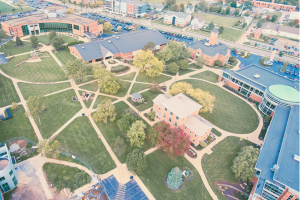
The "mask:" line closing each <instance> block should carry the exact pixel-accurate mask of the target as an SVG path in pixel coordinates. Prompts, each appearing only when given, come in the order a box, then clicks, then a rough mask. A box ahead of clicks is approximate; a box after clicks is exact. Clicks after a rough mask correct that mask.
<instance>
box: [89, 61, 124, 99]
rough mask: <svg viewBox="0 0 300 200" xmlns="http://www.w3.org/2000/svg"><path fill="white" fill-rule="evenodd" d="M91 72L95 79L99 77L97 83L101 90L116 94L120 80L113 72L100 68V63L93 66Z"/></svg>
mask: <svg viewBox="0 0 300 200" xmlns="http://www.w3.org/2000/svg"><path fill="white" fill-rule="evenodd" d="M93 72H94V77H95V79H99V80H98V81H97V83H98V86H99V87H100V90H101V91H104V92H106V93H109V94H116V93H117V92H118V90H119V89H120V88H121V86H122V82H121V81H120V80H119V78H118V77H117V76H116V75H115V74H114V73H111V72H109V71H107V70H106V69H104V68H101V66H100V65H96V67H93Z"/></svg>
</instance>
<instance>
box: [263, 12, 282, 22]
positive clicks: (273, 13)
mask: <svg viewBox="0 0 300 200" xmlns="http://www.w3.org/2000/svg"><path fill="white" fill-rule="evenodd" d="M266 15H271V17H272V15H277V16H278V17H277V19H276V20H275V22H273V23H277V22H278V21H279V19H280V17H281V15H282V12H276V11H274V12H266Z"/></svg>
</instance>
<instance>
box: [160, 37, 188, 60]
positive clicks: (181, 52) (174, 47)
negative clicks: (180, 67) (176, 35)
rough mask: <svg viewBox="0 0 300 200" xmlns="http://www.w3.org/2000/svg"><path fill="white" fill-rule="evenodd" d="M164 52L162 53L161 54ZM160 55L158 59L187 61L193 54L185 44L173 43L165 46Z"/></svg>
mask: <svg viewBox="0 0 300 200" xmlns="http://www.w3.org/2000/svg"><path fill="white" fill-rule="evenodd" d="M161 51H162V53H161ZM161 51H160V52H159V53H158V54H157V57H158V58H160V59H162V60H171V59H174V60H179V59H186V58H189V57H190V56H191V52H190V50H189V49H188V48H186V47H185V45H184V44H183V43H179V42H174V41H171V42H169V43H168V45H167V46H165V47H164V48H163V49H162V50H161Z"/></svg>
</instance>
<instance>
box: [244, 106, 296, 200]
mask: <svg viewBox="0 0 300 200" xmlns="http://www.w3.org/2000/svg"><path fill="white" fill-rule="evenodd" d="M299 133H300V132H299V105H298V106H292V107H286V106H281V105H280V106H277V108H276V112H275V114H274V116H273V119H272V121H271V124H270V126H269V128H268V131H267V134H266V137H265V141H264V144H263V146H262V148H261V150H260V155H259V157H258V160H257V163H256V166H255V176H256V177H257V178H258V181H257V184H256V185H255V187H254V188H253V191H254V193H253V194H252V195H251V196H250V197H249V199H252V200H260V199H265V200H277V199H280V200H299V191H300V188H299V174H300V171H299V167H300V165H299V161H300V160H299Z"/></svg>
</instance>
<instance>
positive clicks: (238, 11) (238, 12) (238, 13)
mask: <svg viewBox="0 0 300 200" xmlns="http://www.w3.org/2000/svg"><path fill="white" fill-rule="evenodd" d="M233 14H234V16H238V15H240V9H239V8H236V9H235V11H234V13H233Z"/></svg>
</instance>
